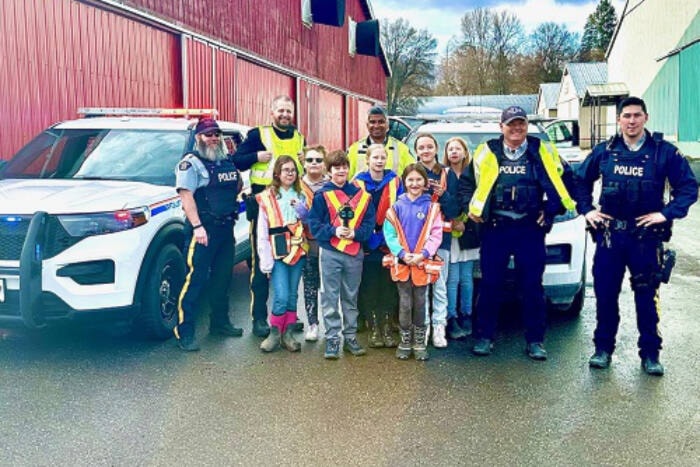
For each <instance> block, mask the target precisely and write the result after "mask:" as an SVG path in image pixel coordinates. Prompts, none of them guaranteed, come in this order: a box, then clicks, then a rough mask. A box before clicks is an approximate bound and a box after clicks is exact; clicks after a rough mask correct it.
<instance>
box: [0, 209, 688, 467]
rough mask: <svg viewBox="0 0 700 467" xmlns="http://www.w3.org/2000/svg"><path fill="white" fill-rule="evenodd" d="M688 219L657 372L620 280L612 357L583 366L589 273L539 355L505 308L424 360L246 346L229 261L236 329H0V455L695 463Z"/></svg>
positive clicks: (555, 319) (17, 458) (664, 300)
mask: <svg viewBox="0 0 700 467" xmlns="http://www.w3.org/2000/svg"><path fill="white" fill-rule="evenodd" d="M698 233H700V209H698V207H697V206H695V207H694V208H693V210H692V211H691V216H690V218H689V219H686V220H684V221H681V222H679V223H677V225H676V232H675V235H674V239H673V242H672V245H673V246H674V247H675V248H676V249H677V250H678V253H679V255H678V256H679V258H678V265H677V267H676V270H675V271H674V275H673V278H672V279H671V284H669V285H666V286H663V288H662V291H661V306H662V322H661V330H662V335H663V337H664V350H663V352H662V355H661V358H662V362H663V363H664V364H665V366H666V376H664V377H663V378H654V377H650V376H647V375H645V374H644V373H643V372H642V371H641V370H640V366H639V358H638V357H637V349H636V340H637V331H636V325H635V320H634V314H633V312H632V297H631V294H630V292H629V287H628V285H627V283H626V284H625V286H624V289H623V290H624V292H623V297H622V299H621V308H622V310H623V313H622V315H623V316H622V323H621V328H620V333H619V335H618V350H617V351H616V353H615V356H614V358H613V365H612V367H611V368H610V369H609V370H602V371H601V370H598V371H595V370H590V369H589V368H588V363H587V361H588V357H589V356H590V354H591V352H592V350H593V346H592V342H591V336H592V332H593V328H594V324H595V323H594V309H593V305H594V301H595V299H594V297H593V291H592V288H591V283H590V282H591V277H590V275H589V284H588V289H587V294H586V305H585V309H584V311H583V313H582V315H581V316H580V317H578V318H571V317H561V316H556V315H553V316H552V319H551V322H550V328H549V331H548V334H547V341H546V346H547V349H548V351H549V356H550V357H549V360H548V361H546V362H533V361H530V360H529V359H528V358H527V357H526V356H525V355H524V353H523V348H524V341H523V338H522V333H521V330H520V328H519V323H517V321H518V320H517V315H513V314H510V315H506V320H505V321H507V322H502V326H501V329H502V331H501V333H500V334H499V336H498V339H497V342H496V350H495V353H494V354H493V355H492V356H491V357H487V358H478V357H474V356H472V355H471V354H470V352H469V348H470V346H471V344H472V341H471V340H466V341H464V342H450V345H449V347H448V348H447V349H445V350H435V349H432V348H430V352H431V360H430V361H428V362H426V363H418V362H415V361H413V360H410V361H408V362H403V361H398V360H396V359H395V358H394V357H393V349H379V350H373V349H370V350H369V352H368V354H367V355H366V356H364V357H359V358H358V357H352V356H351V355H349V354H345V355H344V356H343V358H341V359H340V360H339V361H326V360H324V359H323V357H322V353H323V342H322V341H319V342H317V343H304V345H303V347H302V351H301V352H300V353H297V354H290V353H289V352H287V351H285V350H279V351H277V352H275V353H273V354H265V355H263V354H262V353H261V352H260V350H259V349H258V345H259V343H260V340H259V339H258V338H255V337H254V336H252V335H251V334H250V332H249V330H250V323H249V320H248V317H247V316H248V315H247V309H248V308H247V307H248V292H247V269H246V267H245V265H239V266H238V267H237V268H236V271H235V280H234V284H233V289H232V310H234V311H233V314H232V316H233V319H234V321H235V322H236V323H237V324H238V325H242V326H244V328H245V329H246V333H245V335H244V337H242V338H238V339H226V338H219V337H216V338H214V337H210V336H208V335H207V334H206V331H207V329H206V320H204V319H203V320H201V325H200V327H199V329H198V336H199V337H200V338H201V344H202V351H201V352H198V353H195V354H185V353H182V352H180V351H179V350H178V349H177V348H176V347H175V343H174V341H173V340H170V341H167V342H148V341H144V340H139V339H138V338H135V337H132V336H131V335H130V334H128V333H127V332H126V330H125V329H123V328H120V327H115V328H77V329H76V328H75V327H74V326H63V327H60V328H53V329H49V330H46V331H42V332H39V333H29V332H27V331H24V330H1V329H0V418H1V422H0V465H70V466H77V465H174V464H180V465H390V466H394V465H396V466H398V465H475V464H481V465H513V464H517V465H557V466H558V465H634V466H637V465H673V466H697V465H700V372H699V370H700V365H699V364H698V358H699V357H700V351H699V350H700V344H699V339H698V336H700V319H699V316H700V314H699V313H700V306H698V303H697V302H698V298H697V296H698V291H700V273H699V271H700V235H698ZM589 264H590V261H589ZM299 337H300V338H301V335H300V336H299ZM360 341H361V342H363V343H364V342H366V334H361V336H360Z"/></svg>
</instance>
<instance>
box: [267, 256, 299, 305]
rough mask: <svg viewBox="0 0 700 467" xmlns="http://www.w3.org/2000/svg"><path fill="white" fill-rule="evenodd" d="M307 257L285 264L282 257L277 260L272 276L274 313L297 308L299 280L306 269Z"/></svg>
mask: <svg viewBox="0 0 700 467" xmlns="http://www.w3.org/2000/svg"><path fill="white" fill-rule="evenodd" d="M305 262H306V258H304V257H302V258H300V259H299V261H297V262H296V264H293V265H289V264H285V263H284V262H283V261H282V260H281V259H277V260H275V265H274V266H273V268H272V275H271V277H270V281H271V284H270V285H271V286H272V293H273V298H272V314H273V315H275V316H281V315H283V314H284V313H285V312H287V311H296V310H297V299H298V298H299V281H301V273H302V271H303V270H304V263H305Z"/></svg>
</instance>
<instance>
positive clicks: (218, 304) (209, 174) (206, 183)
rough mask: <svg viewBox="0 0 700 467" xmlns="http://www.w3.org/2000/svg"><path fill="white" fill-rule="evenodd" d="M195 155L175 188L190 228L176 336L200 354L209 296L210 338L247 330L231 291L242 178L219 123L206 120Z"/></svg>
mask: <svg viewBox="0 0 700 467" xmlns="http://www.w3.org/2000/svg"><path fill="white" fill-rule="evenodd" d="M195 140H196V150H195V151H192V152H190V153H188V154H186V155H185V156H184V157H183V158H182V160H181V161H180V163H179V164H178V166H177V169H176V170H175V174H176V179H175V187H176V189H177V192H178V194H179V195H180V200H181V201H182V209H183V210H184V211H185V216H186V217H187V220H186V223H185V258H186V260H187V275H186V277H185V283H184V284H183V286H182V291H181V292H180V298H179V301H178V324H177V326H176V327H175V337H177V339H178V345H179V346H180V348H181V349H182V350H185V351H195V350H199V345H198V344H197V341H196V339H195V322H196V311H197V308H196V307H197V303H198V300H199V297H200V296H201V294H202V293H204V292H205V289H206V294H207V297H208V299H209V304H210V306H211V319H210V326H209V331H210V333H211V334H219V335H223V336H231V337H239V336H242V335H243V330H242V329H240V328H236V327H234V326H233V325H232V324H231V321H230V319H229V315H228V288H229V283H230V281H231V270H232V268H233V259H234V253H235V238H234V236H233V226H234V224H235V222H236V218H237V214H238V203H237V202H236V197H237V196H238V193H239V192H240V190H241V187H242V183H241V177H240V173H239V172H238V169H237V168H236V166H235V165H234V163H233V159H232V156H231V155H230V154H227V153H226V149H225V146H224V144H223V140H222V138H221V130H220V128H219V125H218V123H216V121H215V120H213V119H211V118H202V119H200V121H199V122H198V123H197V126H196V127H195Z"/></svg>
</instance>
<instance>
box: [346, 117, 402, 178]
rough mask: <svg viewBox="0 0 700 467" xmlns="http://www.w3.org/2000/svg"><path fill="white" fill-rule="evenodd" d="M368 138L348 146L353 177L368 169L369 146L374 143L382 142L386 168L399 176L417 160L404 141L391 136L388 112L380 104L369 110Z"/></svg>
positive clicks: (349, 174) (350, 175) (350, 172)
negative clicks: (385, 156)
mask: <svg viewBox="0 0 700 467" xmlns="http://www.w3.org/2000/svg"><path fill="white" fill-rule="evenodd" d="M367 131H368V132H369V134H368V135H367V137H366V138H362V139H361V140H359V141H356V142H354V143H353V144H352V145H351V146H350V147H349V148H348V159H349V160H350V171H349V173H348V177H349V178H350V179H352V178H353V177H354V176H355V174H357V173H359V172H364V171H365V170H367V148H368V147H370V146H371V145H372V144H381V145H383V146H384V148H385V149H386V154H387V160H386V168H387V169H389V170H393V171H394V173H395V174H396V175H398V176H399V177H400V176H401V174H402V173H403V169H405V168H406V166H407V165H408V164H412V163H414V162H415V158H414V157H413V156H412V155H411V151H410V149H409V148H408V146H406V145H405V144H404V143H402V142H401V141H399V140H398V139H396V138H394V137H392V136H389V121H388V120H387V116H386V112H385V111H384V109H383V108H381V107H379V106H375V107H372V108H371V109H369V111H368V112H367Z"/></svg>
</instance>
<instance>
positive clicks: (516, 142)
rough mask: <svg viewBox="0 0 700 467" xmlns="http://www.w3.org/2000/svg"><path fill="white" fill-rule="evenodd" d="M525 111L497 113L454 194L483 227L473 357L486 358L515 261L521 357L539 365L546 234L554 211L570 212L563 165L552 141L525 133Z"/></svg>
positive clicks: (542, 355)
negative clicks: (497, 129)
mask: <svg viewBox="0 0 700 467" xmlns="http://www.w3.org/2000/svg"><path fill="white" fill-rule="evenodd" d="M527 129H528V119H527V114H526V113H525V111H524V110H523V109H522V108H520V107H518V106H512V107H508V108H507V109H505V110H504V111H503V113H502V114H501V131H502V133H503V136H501V137H500V138H497V139H492V140H489V141H487V142H486V143H483V144H481V145H480V146H479V147H478V148H477V149H476V151H475V152H474V158H473V160H472V163H471V164H470V165H468V166H467V168H466V169H465V170H464V172H463V173H462V176H461V177H460V181H459V185H458V197H459V199H460V204H461V205H462V206H468V215H469V218H470V219H472V220H473V221H474V222H477V223H480V224H482V225H483V228H482V230H481V273H482V280H481V287H480V293H479V298H478V301H477V306H476V334H477V342H476V344H475V345H474V347H473V348H472V352H473V353H474V354H475V355H482V356H485V355H489V354H491V352H492V351H493V347H494V346H493V339H494V334H495V332H496V324H497V320H498V314H499V310H500V305H501V297H502V295H503V293H502V288H503V286H504V284H505V278H506V273H507V271H508V263H509V261H510V258H511V255H512V256H513V257H514V259H515V270H516V279H517V282H518V286H519V289H520V292H521V294H522V309H523V311H522V312H523V321H524V323H525V340H526V342H527V346H526V353H527V355H528V356H529V357H530V358H531V359H533V360H545V359H546V358H547V352H546V350H545V348H544V334H545V326H546V321H545V320H546V302H545V297H544V287H543V285H542V276H543V274H544V268H545V261H546V250H545V234H546V233H547V231H548V230H549V229H550V228H551V225H552V221H553V218H554V216H555V215H556V214H558V213H560V212H564V207H566V208H568V209H573V208H574V203H573V200H572V199H571V197H570V196H569V193H568V190H567V188H566V187H565V184H564V181H563V180H562V175H563V172H564V170H565V166H564V165H562V162H561V160H560V158H559V155H558V153H557V151H556V148H554V147H553V146H552V145H551V144H548V143H545V142H544V141H541V140H540V139H539V138H536V137H534V136H529V135H528V134H527Z"/></svg>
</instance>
